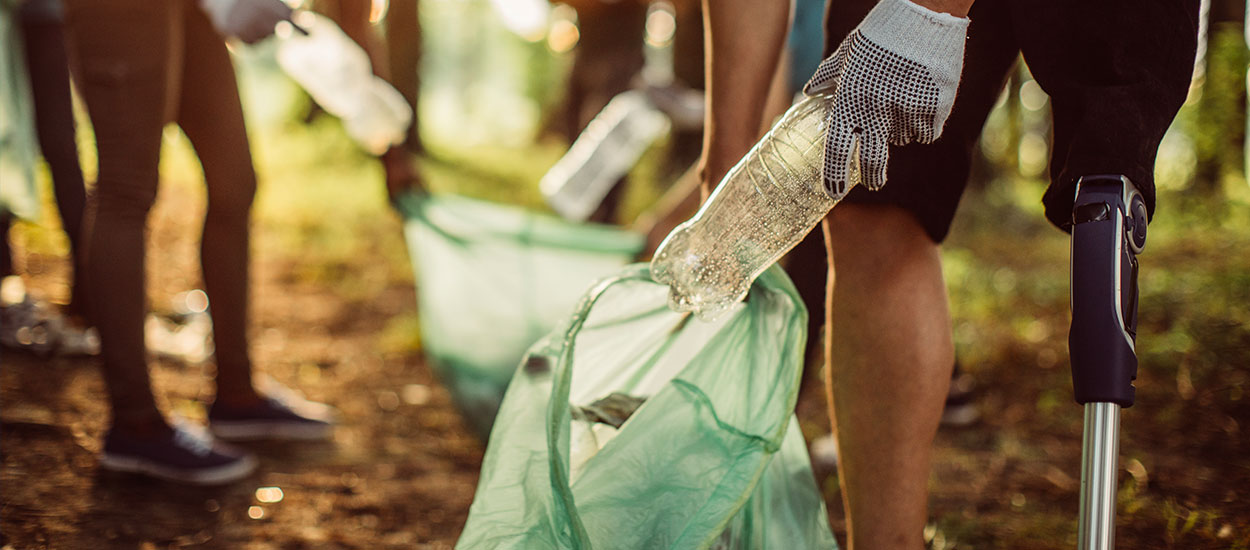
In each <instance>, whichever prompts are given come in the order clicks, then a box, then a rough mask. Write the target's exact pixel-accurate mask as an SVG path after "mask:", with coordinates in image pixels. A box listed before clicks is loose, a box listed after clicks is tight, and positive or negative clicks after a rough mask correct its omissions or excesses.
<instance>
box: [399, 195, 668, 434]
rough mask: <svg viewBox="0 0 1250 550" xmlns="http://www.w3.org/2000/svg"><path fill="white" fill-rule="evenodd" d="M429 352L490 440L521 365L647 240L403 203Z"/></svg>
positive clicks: (453, 202)
mask: <svg viewBox="0 0 1250 550" xmlns="http://www.w3.org/2000/svg"><path fill="white" fill-rule="evenodd" d="M402 209H403V211H404V213H405V217H406V218H407V219H406V222H405V225H404V232H405V235H406V237H407V239H408V245H409V247H410V249H411V254H410V256H411V258H412V261H413V266H414V273H415V274H416V281H417V300H418V310H419V316H420V326H421V341H422V348H423V349H424V351H425V354H426V357H427V359H428V360H429V362H430V363H431V365H432V366H433V367H434V369H435V371H436V373H437V374H438V376H439V378H440V379H441V380H442V382H443V383H444V384H445V385H446V386H447V387H448V389H449V390H450V391H451V393H452V395H453V397H454V399H455V400H456V403H457V406H458V407H460V409H461V411H462V413H463V414H464V415H465V417H466V418H467V419H468V420H469V422H470V424H472V425H473V427H474V428H475V429H476V430H477V431H478V432H479V433H480V434H481V435H482V437H485V436H486V435H487V434H489V433H490V426H491V423H492V422H493V421H494V420H495V413H496V412H497V411H498V410H499V404H500V402H501V401H502V400H503V394H504V391H505V390H506V389H507V387H508V381H509V380H511V379H512V373H513V372H514V371H515V370H516V366H517V362H518V361H520V360H521V358H522V357H523V356H524V355H525V351H526V350H527V349H529V347H530V346H531V345H533V344H534V342H536V341H538V340H539V339H540V338H542V337H543V336H545V335H546V334H547V333H548V332H550V331H551V329H552V328H554V327H555V326H556V324H557V323H559V322H560V321H561V320H562V319H563V318H564V317H565V315H566V314H567V313H568V311H569V310H570V309H572V308H573V306H574V305H576V304H577V300H578V299H579V298H581V296H582V294H583V293H585V291H586V289H588V288H590V286H591V285H593V284H594V283H595V282H596V281H598V280H599V279H600V278H602V277H604V276H606V275H610V274H612V273H615V272H616V271H618V270H620V268H621V267H622V266H624V265H625V264H627V263H629V262H630V261H631V260H632V259H633V258H634V256H636V255H637V254H638V252H639V251H640V250H641V249H642V246H643V238H642V236H641V235H637V234H634V233H630V232H627V231H624V230H622V229H619V228H613V227H607V226H600V225H588V224H575V223H570V222H566V221H563V220H560V219H558V218H555V217H554V216H546V215H542V214H538V213H534V212H529V211H526V210H522V209H520V208H516V207H512V206H505V205H500V204H494V203H489V202H483V201H479V200H474V199H469V198H465V197H460V196H455V195H442V194H433V195H430V194H420V195H412V196H408V197H405V198H404V201H403V202H402Z"/></svg>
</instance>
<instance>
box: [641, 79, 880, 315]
mask: <svg viewBox="0 0 1250 550" xmlns="http://www.w3.org/2000/svg"><path fill="white" fill-rule="evenodd" d="M832 103H833V97H832V96H828V95H815V96H811V97H807V98H804V99H803V100H802V101H800V102H799V103H797V104H795V105H794V106H793V107H791V108H790V110H789V111H787V112H786V114H785V115H784V116H782V118H781V120H779V121H778V122H777V123H776V124H775V125H774V126H773V128H772V130H770V131H769V132H768V134H766V135H765V136H764V137H763V139H761V140H760V141H759V142H758V143H756V144H755V146H754V147H752V148H751V151H750V152H748V153H747V155H746V156H745V157H743V158H742V160H740V161H738V164H736V165H734V167H733V168H732V169H731V170H730V171H729V173H728V174H727V175H725V178H724V179H723V180H721V182H720V185H719V186H717V188H716V190H715V191H714V192H713V193H712V196H711V197H709V198H708V200H707V202H706V203H704V204H703V207H702V208H701V209H699V212H698V213H697V214H695V216H694V217H693V218H691V219H690V220H688V221H686V222H684V223H682V224H681V225H679V226H677V228H676V229H674V230H673V232H672V233H669V235H668V237H666V238H665V239H664V242H662V243H661V244H660V247H659V249H658V250H657V251H656V253H655V256H654V258H653V259H652V260H651V277H652V278H654V279H655V280H656V281H658V282H660V283H664V284H667V285H669V307H671V308H672V309H673V310H675V311H680V312H693V313H694V314H695V315H696V316H697V317H698V318H700V319H703V320H705V321H710V320H715V319H716V318H717V317H719V316H720V315H721V314H723V313H725V312H726V311H728V310H729V308H730V307H731V306H732V305H733V304H735V303H737V302H739V301H741V300H742V299H743V298H744V297H745V296H746V293H747V289H749V288H750V286H751V283H752V282H753V281H754V280H755V278H756V277H758V276H759V275H760V274H761V273H763V272H764V270H766V269H768V267H769V266H771V265H772V264H773V263H774V262H776V261H777V260H778V259H780V258H781V257H782V256H783V255H785V253H786V252H788V251H789V250H790V249H791V248H794V246H795V245H797V244H798V243H799V241H801V240H803V237H804V236H806V235H807V234H808V232H810V231H811V230H812V228H813V227H815V226H816V224H817V223H820V220H822V219H823V218H824V217H825V215H826V214H828V213H829V210H830V209H832V208H833V206H834V204H836V203H837V201H836V200H834V199H833V198H831V197H830V196H829V194H828V193H827V192H826V191H825V187H824V180H823V178H822V176H821V166H822V164H823V160H824V151H825V134H826V127H827V123H826V114H827V113H828V112H829V109H831V108H832ZM854 153H855V152H854V151H853V152H852V154H854ZM852 164H853V165H855V163H852ZM857 183H859V177H858V174H856V173H852V174H850V182H849V185H848V187H847V189H850V187H851V186H854V185H855V184H857Z"/></svg>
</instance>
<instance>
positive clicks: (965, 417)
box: [942, 370, 981, 428]
mask: <svg viewBox="0 0 1250 550" xmlns="http://www.w3.org/2000/svg"><path fill="white" fill-rule="evenodd" d="M975 389H976V383H975V381H974V380H973V379H972V377H971V376H968V375H966V374H960V373H959V371H958V370H956V371H955V377H954V378H952V379H951V389H950V392H949V393H947V394H946V407H945V408H944V409H942V425H943V426H947V427H951V428H963V427H966V426H971V425H973V424H975V423H976V422H977V421H978V420H980V419H981V411H980V410H978V409H977V404H976V401H975V398H976V394H975V393H974V390H975Z"/></svg>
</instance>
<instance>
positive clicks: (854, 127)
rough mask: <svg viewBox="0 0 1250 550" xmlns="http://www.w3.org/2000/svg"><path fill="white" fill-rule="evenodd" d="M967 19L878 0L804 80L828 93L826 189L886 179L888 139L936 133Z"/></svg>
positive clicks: (955, 78)
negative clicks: (857, 25)
mask: <svg viewBox="0 0 1250 550" xmlns="http://www.w3.org/2000/svg"><path fill="white" fill-rule="evenodd" d="M968 23H969V20H968V19H967V18H962V17H955V16H953V15H949V14H945V13H938V12H935V11H931V10H929V9H926V8H924V7H921V6H919V5H916V4H914V3H912V2H909V1H908V0H881V2H880V3H878V4H877V5H876V7H874V8H873V9H872V11H871V12H869V13H868V16H867V17H865V18H864V21H863V22H861V23H860V24H859V27H856V29H855V30H854V31H852V32H851V34H850V35H849V36H847V38H846V40H844V41H843V42H842V44H841V45H840V46H838V49H837V51H835V52H833V55H831V56H829V58H828V59H825V60H824V61H823V62H821V64H820V67H819V68H818V69H816V74H815V75H814V76H812V79H811V80H809V81H808V83H807V85H806V86H804V88H803V93H805V94H808V95H815V94H829V95H832V96H834V101H833V103H832V107H831V108H830V109H829V112H828V113H827V114H826V115H825V121H826V123H827V124H828V128H829V129H828V134H827V136H826V139H825V163H824V167H823V173H824V180H825V190H826V191H827V192H828V193H829V195H830V196H831V197H833V198H834V199H835V200H840V199H841V198H842V197H843V196H844V195H846V193H847V192H848V191H850V189H851V187H852V186H853V185H854V184H856V183H862V184H863V185H865V186H867V187H868V188H869V189H874V190H875V189H880V188H881V186H883V185H885V178H886V167H887V165H888V164H889V147H888V145H889V144H895V145H905V144H907V143H912V142H920V143H930V142H932V141H933V140H936V139H937V138H938V136H939V135H941V134H942V126H943V125H945V124H946V118H947V117H948V116H950V113H951V107H952V106H953V105H954V103H955V92H956V90H957V89H958V88H959V77H960V73H961V72H962V70H963V61H964V41H965V39H966V36H967V31H968Z"/></svg>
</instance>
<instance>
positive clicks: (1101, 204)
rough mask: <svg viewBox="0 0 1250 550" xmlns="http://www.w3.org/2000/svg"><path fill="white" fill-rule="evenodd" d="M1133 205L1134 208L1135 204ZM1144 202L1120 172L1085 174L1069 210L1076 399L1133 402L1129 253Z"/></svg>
mask: <svg viewBox="0 0 1250 550" xmlns="http://www.w3.org/2000/svg"><path fill="white" fill-rule="evenodd" d="M1138 205H1140V206H1138ZM1146 222H1147V220H1146V217H1145V206H1144V202H1142V198H1141V194H1140V193H1138V192H1137V188H1136V187H1134V186H1133V184H1132V182H1130V181H1129V180H1128V178H1125V177H1123V176H1119V175H1114V176H1086V177H1083V178H1081V180H1080V182H1079V183H1078V184H1077V192H1076V203H1075V205H1074V206H1073V209H1072V280H1071V285H1072V327H1071V330H1070V331H1069V333H1068V350H1069V352H1070V354H1071V359H1072V387H1073V389H1074V390H1075V392H1074V393H1075V397H1076V402H1077V403H1080V404H1086V403H1115V404H1118V405H1120V406H1121V407H1130V406H1132V405H1133V397H1134V393H1135V392H1134V388H1133V380H1135V379H1136V378H1137V355H1136V351H1135V349H1134V348H1135V345H1136V344H1135V343H1136V338H1137V252H1140V251H1141V250H1142V247H1144V246H1145V239H1146Z"/></svg>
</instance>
